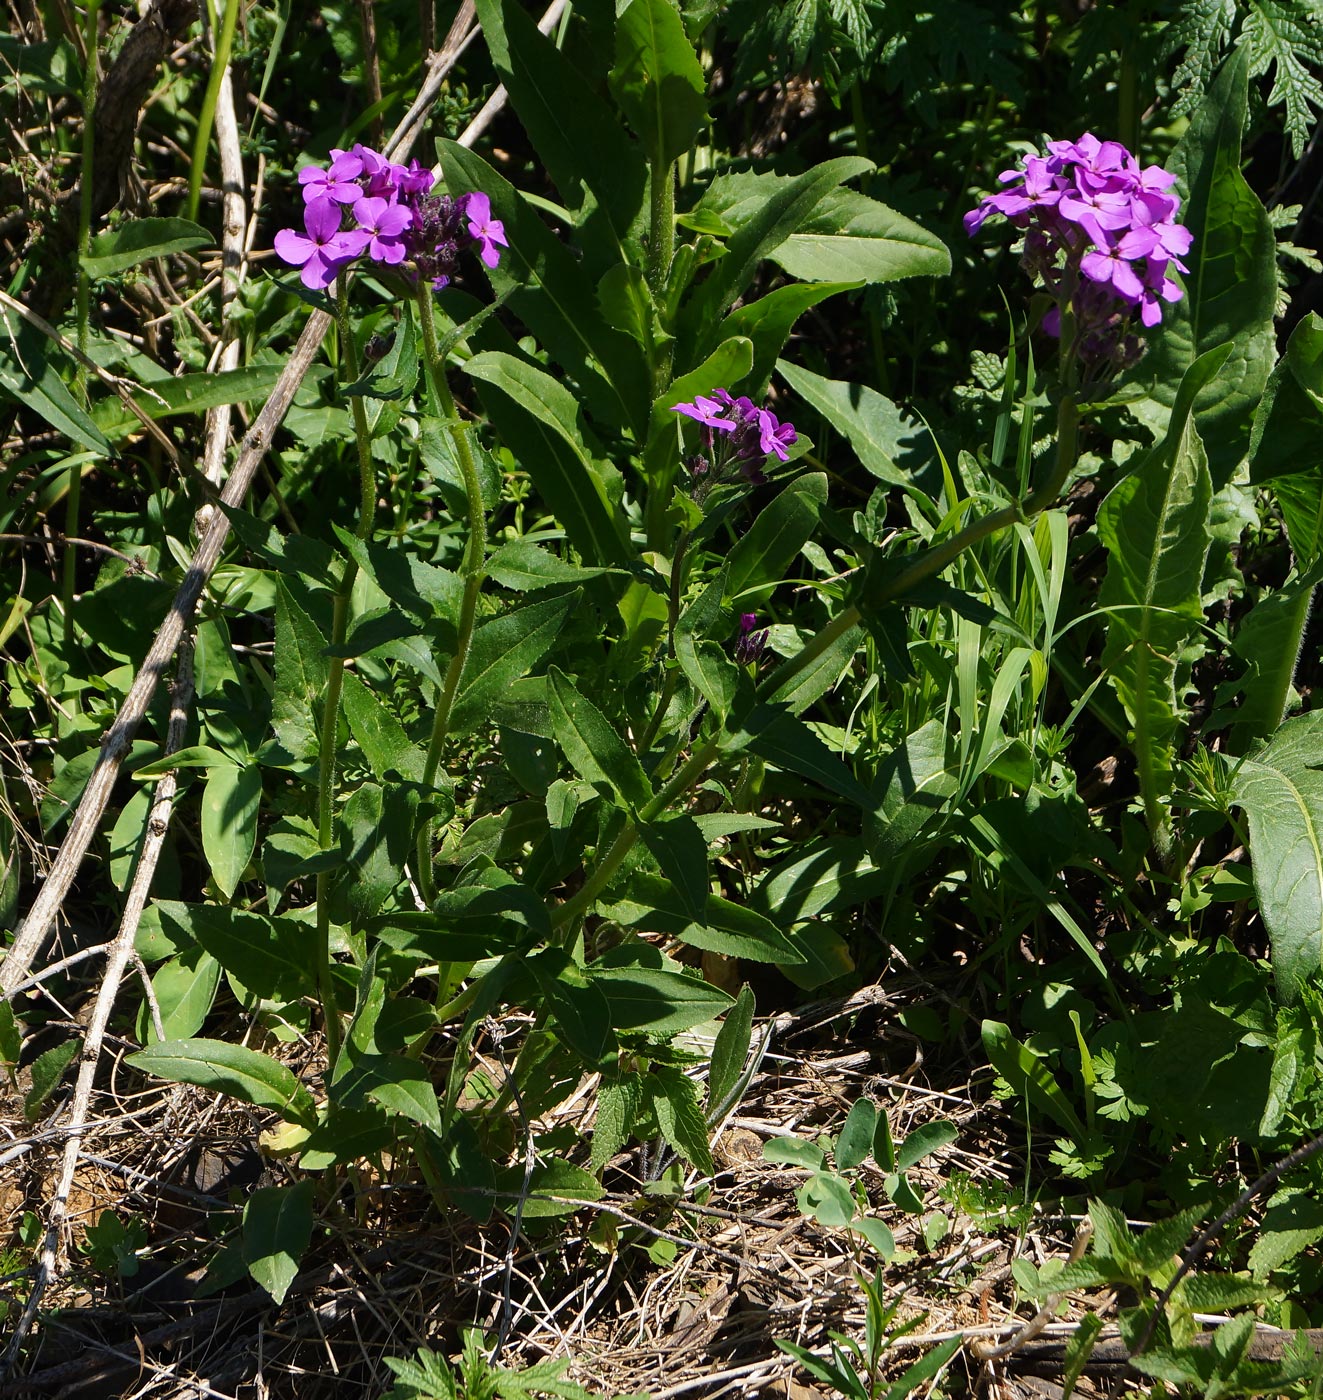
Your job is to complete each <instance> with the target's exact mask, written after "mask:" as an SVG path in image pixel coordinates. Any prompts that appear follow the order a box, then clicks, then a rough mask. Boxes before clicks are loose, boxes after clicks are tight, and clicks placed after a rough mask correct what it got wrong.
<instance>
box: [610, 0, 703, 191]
mask: <svg viewBox="0 0 1323 1400" xmlns="http://www.w3.org/2000/svg"><path fill="white" fill-rule="evenodd" d="M611 91H612V93H613V94H614V95H615V99H616V101H617V102H618V103H619V104H620V107H621V110H622V111H623V112H624V113H625V116H626V117H627V118H628V120H629V124H630V125H631V126H632V127H633V128H634V131H635V132H636V133H637V135H638V136H639V139H640V140H641V141H642V142H643V145H644V148H645V149H646V150H647V152H648V158H649V161H650V162H651V163H652V166H653V176H654V178H665V179H670V178H671V174H670V166H671V163H672V161H674V160H676V159H677V158H678V157H680V156H681V155H683V154H684V153H685V152H686V151H687V150H688V149H689V147H690V146H691V145H692V144H693V141H694V138H695V137H696V136H697V135H698V131H699V128H700V126H701V125H702V123H703V119H704V118H705V117H706V115H707V96H706V93H707V83H706V80H705V79H704V77H703V70H702V69H701V68H700V67H699V65H698V59H697V58H696V57H695V55H694V50H693V45H691V44H690V42H689V38H688V35H686V34H685V32H684V23H683V21H682V20H681V19H680V15H679V12H678V11H677V10H676V8H675V6H674V5H673V4H671V0H632V3H631V4H630V5H629V6H628V7H627V8H626V9H625V10H624V12H623V13H621V14H620V15H619V16H618V18H617V19H616V64H615V67H614V68H613V69H612V70H611Z"/></svg>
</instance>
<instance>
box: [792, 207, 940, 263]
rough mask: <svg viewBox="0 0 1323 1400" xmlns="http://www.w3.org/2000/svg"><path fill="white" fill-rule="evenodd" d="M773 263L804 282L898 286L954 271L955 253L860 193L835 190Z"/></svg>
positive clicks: (922, 230) (931, 235)
mask: <svg viewBox="0 0 1323 1400" xmlns="http://www.w3.org/2000/svg"><path fill="white" fill-rule="evenodd" d="M772 261H773V262H775V263H777V264H779V265H780V267H781V269H782V271H784V272H787V273H789V274H790V276H791V277H798V278H799V279H800V280H801V281H804V282H831V281H833V280H845V279H847V278H856V277H858V278H862V279H863V280H864V281H865V282H897V281H899V280H900V279H902V278H904V277H943V276H945V275H946V274H947V273H948V272H950V271H951V253H950V250H949V249H948V248H947V246H946V244H945V243H943V242H942V240H941V239H940V238H938V237H937V235H936V234H934V233H929V232H928V230H927V229H925V228H921V227H920V226H919V225H918V224H916V223H915V222H914V220H913V219H907V218H906V217H905V216H904V214H898V213H896V211H895V210H894V209H889V208H887V206H886V205H885V204H882V203H880V202H879V201H878V200H876V199H869V198H868V196H867V195H863V194H859V193H857V192H856V191H854V190H833V191H832V192H831V194H829V195H828V196H827V197H826V199H824V200H823V201H822V203H821V204H819V205H818V207H817V208H816V209H815V210H814V211H813V215H812V217H811V218H809V219H808V220H807V221H806V222H805V223H804V224H802V225H801V226H800V228H799V229H797V230H796V231H795V232H794V233H792V234H791V235H790V237H789V238H787V239H786V241H785V242H784V243H783V244H782V245H781V246H780V247H779V248H778V249H777V250H776V252H775V253H773V254H772Z"/></svg>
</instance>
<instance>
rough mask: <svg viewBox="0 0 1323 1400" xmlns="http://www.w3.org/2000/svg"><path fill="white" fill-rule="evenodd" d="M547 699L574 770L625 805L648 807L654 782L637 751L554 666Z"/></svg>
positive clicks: (560, 740) (553, 720) (548, 684)
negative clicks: (648, 776) (636, 754)
mask: <svg viewBox="0 0 1323 1400" xmlns="http://www.w3.org/2000/svg"><path fill="white" fill-rule="evenodd" d="M547 698H548V699H549V701H550V702H551V723H552V725H553V727H554V728H555V731H556V742H557V743H558V744H559V745H560V746H561V748H562V749H563V750H564V752H565V757H566V758H568V759H569V761H570V763H571V764H572V765H573V767H574V771H575V772H576V773H578V775H579V776H580V777H581V778H583V779H584V780H585V781H586V782H589V783H592V785H593V786H594V787H596V788H603V787H605V788H607V789H608V790H609V791H610V792H611V793H612V794H613V795H614V796H615V798H616V800H617V801H618V802H620V803H621V804H622V805H624V806H625V807H629V808H632V809H637V808H640V807H645V806H646V805H647V804H648V802H649V801H651V799H652V784H651V783H649V782H648V779H647V775H646V774H645V773H644V771H643V767H642V765H641V764H640V763H639V761H638V759H637V758H636V757H635V756H634V751H633V750H632V749H631V748H630V747H629V745H628V744H626V743H625V741H624V740H623V739H622V738H621V737H620V735H619V734H617V733H616V731H615V729H614V728H613V727H612V724H611V721H610V720H609V719H607V717H606V716H605V715H604V714H603V713H602V712H601V710H599V709H598V708H597V706H596V705H594V704H593V702H592V701H591V700H589V699H588V698H587V697H586V696H584V695H582V694H580V692H579V691H578V690H576V689H575V686H574V682H573V681H571V680H570V678H569V677H568V676H567V675H566V674H565V673H564V672H563V671H561V670H559V669H558V668H557V667H555V666H553V667H552V668H551V669H550V671H549V672H548V673H547Z"/></svg>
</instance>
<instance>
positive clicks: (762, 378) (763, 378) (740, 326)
mask: <svg viewBox="0 0 1323 1400" xmlns="http://www.w3.org/2000/svg"><path fill="white" fill-rule="evenodd" d="M863 285H864V284H863V282H862V281H859V280H853V281H846V282H801V283H791V284H790V285H788V286H785V287H777V288H775V289H774V290H773V291H770V292H768V293H767V294H766V295H765V296H761V297H759V298H758V299H757V301H750V302H745V304H744V305H743V306H741V307H737V308H736V310H734V311H732V312H731V313H730V315H729V316H727V317H726V320H725V324H724V326H723V328H722V329H723V331H724V333H725V334H726V336H727V337H731V336H742V337H746V338H747V339H748V341H749V343H750V344H751V345H752V346H753V366H752V368H751V369H750V370H748V371H746V372H747V374H748V377H749V383H750V385H751V386H752V389H751V392H757V390H758V389H760V388H761V387H762V386H763V385H764V384H766V383H767V380H768V379H769V378H770V376H771V373H772V370H773V369H774V368H775V367H776V361H777V356H778V355H780V353H781V351H782V350H783V349H784V348H785V343H786V341H787V340H788V339H789V338H790V332H791V330H792V329H793V328H794V325H795V322H796V321H798V320H799V318H800V317H801V316H802V315H803V314H804V313H805V312H806V311H808V310H810V309H811V308H812V307H815V306H817V305H818V304H819V302H823V301H826V300H827V299H828V298H829V297H834V296H838V295H839V294H840V293H841V292H852V291H855V290H856V289H857V288H859V287H862V286H863ZM732 382H733V381H732ZM865 392H868V391H865Z"/></svg>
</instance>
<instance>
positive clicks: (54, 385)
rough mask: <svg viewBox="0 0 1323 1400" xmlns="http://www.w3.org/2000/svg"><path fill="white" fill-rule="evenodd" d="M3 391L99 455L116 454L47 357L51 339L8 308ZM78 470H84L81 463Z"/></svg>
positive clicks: (2, 341)
mask: <svg viewBox="0 0 1323 1400" xmlns="http://www.w3.org/2000/svg"><path fill="white" fill-rule="evenodd" d="M0 321H3V324H4V333H3V334H0V391H2V393H3V396H4V397H7V398H10V399H12V400H13V401H14V402H15V403H17V404H21V405H22V406H23V407H25V408H30V409H31V410H32V411H33V412H34V413H37V414H40V415H41V417H42V418H44V419H45V420H46V422H48V423H49V424H50V425H51V427H52V428H55V429H57V430H58V431H59V432H62V433H63V434H64V435H65V437H67V438H68V439H69V441H70V442H74V443H77V444H78V445H79V446H80V447H85V448H87V449H88V450H89V451H91V452H95V453H97V454H98V455H104V456H107V457H109V456H112V455H113V454H114V451H115V449H114V448H113V447H112V446H111V444H110V440H109V439H108V438H107V437H106V435H105V434H104V433H103V432H102V431H101V429H100V428H98V427H97V425H96V424H95V423H94V422H93V421H92V420H91V419H90V418H89V417H88V416H87V414H86V412H85V411H84V410H83V408H82V406H81V405H80V404H79V403H78V401H77V399H75V398H74V396H73V395H72V394H71V393H70V392H69V390H68V388H67V387H66V386H65V383H64V380H63V379H61V378H60V376H59V374H58V373H57V371H56V369H55V367H54V365H52V364H51V363H50V361H49V360H48V359H47V358H46V351H47V348H48V347H47V343H46V342H45V341H44V340H43V339H42V338H41V336H40V335H38V333H37V332H36V331H35V330H34V329H33V328H32V327H31V326H30V325H28V323H27V322H26V321H23V322H19V323H16V320H15V318H13V316H12V313H11V312H9V311H8V310H7V309H6V310H3V311H0ZM74 470H75V471H81V470H82V464H81V463H79V464H78V465H76V466H75V468H74Z"/></svg>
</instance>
